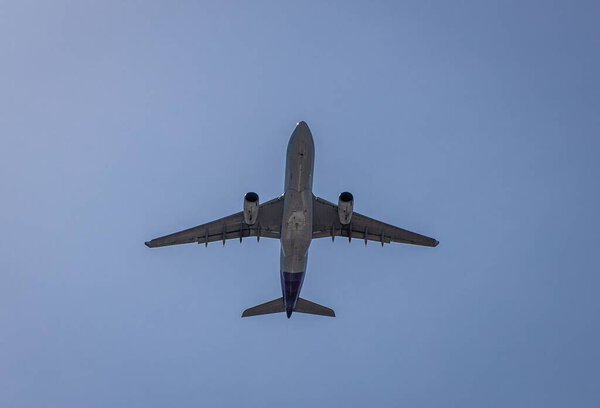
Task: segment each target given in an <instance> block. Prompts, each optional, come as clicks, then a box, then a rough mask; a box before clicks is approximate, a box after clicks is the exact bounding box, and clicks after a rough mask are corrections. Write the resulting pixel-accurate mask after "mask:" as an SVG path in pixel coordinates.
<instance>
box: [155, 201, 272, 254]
mask: <svg viewBox="0 0 600 408" xmlns="http://www.w3.org/2000/svg"><path fill="white" fill-rule="evenodd" d="M282 215H283V196H281V197H277V198H274V199H273V200H271V201H267V202H266V203H264V204H261V205H260V207H259V210H258V219H257V220H256V223H255V224H254V225H248V224H246V223H244V213H243V212H242V211H240V212H239V213H235V214H232V215H230V216H228V217H224V218H221V219H218V220H216V221H211V222H209V223H206V224H202V225H198V226H197V227H193V228H189V229H186V230H183V231H179V232H176V233H174V234H170V235H165V236H164V237H160V238H155V239H153V240H152V241H148V242H146V246H147V247H149V248H156V247H162V246H168V245H179V244H191V243H198V244H206V245H208V243H209V242H215V241H223V244H225V240H228V239H236V238H239V239H240V240H241V239H242V238H244V237H259V238H260V237H266V238H279V236H280V234H281V217H282Z"/></svg>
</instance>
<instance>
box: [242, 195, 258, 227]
mask: <svg viewBox="0 0 600 408" xmlns="http://www.w3.org/2000/svg"><path fill="white" fill-rule="evenodd" d="M257 219H258V194H256V193H253V192H249V193H246V195H245V196H244V222H245V223H246V224H248V225H254V223H255V222H256V220H257Z"/></svg>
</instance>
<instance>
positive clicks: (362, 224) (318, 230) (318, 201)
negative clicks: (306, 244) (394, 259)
mask: <svg viewBox="0 0 600 408" xmlns="http://www.w3.org/2000/svg"><path fill="white" fill-rule="evenodd" d="M325 237H332V238H333V237H348V238H350V239H351V238H356V239H363V240H364V241H365V244H366V242H367V241H376V242H381V245H383V244H384V243H385V244H389V243H390V242H399V243H402V244H412V245H421V246H428V247H435V246H437V244H438V243H439V242H438V241H437V240H435V239H433V238H430V237H426V236H425V235H421V234H417V233H415V232H411V231H407V230H405V229H402V228H398V227H395V226H393V225H390V224H386V223H385V222H381V221H377V220H374V219H373V218H369V217H367V216H364V215H362V214H359V213H356V212H355V213H353V214H352V220H351V222H350V224H349V225H342V224H340V220H339V217H338V206H337V205H335V204H333V203H330V202H329V201H327V200H323V199H322V198H319V197H315V198H314V200H313V238H325Z"/></svg>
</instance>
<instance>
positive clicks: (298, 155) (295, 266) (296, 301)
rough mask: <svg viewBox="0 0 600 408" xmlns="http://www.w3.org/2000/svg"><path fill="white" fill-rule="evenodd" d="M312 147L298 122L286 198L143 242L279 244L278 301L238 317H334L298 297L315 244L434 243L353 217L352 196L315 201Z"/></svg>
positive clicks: (249, 200)
mask: <svg viewBox="0 0 600 408" xmlns="http://www.w3.org/2000/svg"><path fill="white" fill-rule="evenodd" d="M314 157H315V148H314V141H313V137H312V134H311V132H310V129H309V128H308V125H307V124H306V123H305V122H299V123H298V124H297V125H296V128H295V129H294V132H293V133H292V136H291V137H290V141H289V143H288V147H287V155H286V170H285V185H284V194H283V195H281V196H280V197H277V198H274V199H272V200H270V201H267V202H266V203H263V204H259V197H258V194H256V193H253V192H250V193H247V194H246V195H245V197H244V209H243V211H241V212H239V213H236V214H232V215H230V216H227V217H224V218H221V219H219V220H215V221H212V222H209V223H206V224H202V225H199V226H197V227H193V228H189V229H186V230H183V231H180V232H176V233H174V234H170V235H165V236H163V237H159V238H156V239H153V240H151V241H148V242H146V246H148V247H150V248H155V247H162V246H170V245H178V244H189V243H197V244H204V245H208V244H209V243H210V242H219V241H221V242H222V243H223V245H225V242H226V241H227V240H230V239H239V240H240V241H241V240H242V239H243V238H244V237H251V236H253V237H256V239H257V240H260V238H261V237H264V238H274V239H279V240H280V242H281V255H280V271H281V272H280V274H281V291H282V296H281V297H280V298H278V299H274V300H271V301H269V302H266V303H262V304H260V305H257V306H254V307H251V308H249V309H246V310H245V311H244V312H243V313H242V317H249V316H259V315H265V314H271V313H283V312H285V313H286V315H287V317H288V318H290V317H291V315H292V313H293V312H298V313H307V314H313V315H320V316H329V317H335V312H334V311H333V310H332V309H330V308H328V307H325V306H321V305H319V304H317V303H314V302H311V301H308V300H306V299H303V298H301V297H300V291H301V290H302V284H303V282H304V278H305V276H306V266H307V259H308V250H309V247H310V243H311V241H312V240H313V239H317V238H329V237H330V238H331V239H332V240H333V239H335V237H345V238H347V239H348V240H349V241H351V240H352V239H359V240H364V243H365V245H366V244H367V242H369V241H371V242H378V243H380V244H381V245H382V246H383V245H384V244H389V243H391V242H398V243H403V244H411V245H420V246H427V247H435V246H437V245H438V241H437V240H435V239H433V238H430V237H427V236H424V235H420V234H417V233H414V232H411V231H407V230H404V229H402V228H399V227H395V226H393V225H390V224H386V223H383V222H381V221H377V220H375V219H372V218H369V217H366V216H364V215H362V214H359V213H356V212H354V209H353V207H354V197H353V195H352V194H351V193H349V192H343V193H341V194H340V196H339V199H338V204H337V205H336V204H334V203H331V202H329V201H327V200H324V199H322V198H319V197H316V196H315V195H314V194H313V192H312V186H313V170H314Z"/></svg>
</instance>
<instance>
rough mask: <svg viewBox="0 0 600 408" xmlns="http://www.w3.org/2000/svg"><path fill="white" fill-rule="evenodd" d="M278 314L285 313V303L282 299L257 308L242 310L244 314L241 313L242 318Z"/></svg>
mask: <svg viewBox="0 0 600 408" xmlns="http://www.w3.org/2000/svg"><path fill="white" fill-rule="evenodd" d="M280 312H285V303H284V302H283V298H282V297H280V298H279V299H275V300H271V301H270V302H267V303H263V304H260V305H258V306H254V307H251V308H250V309H246V310H244V313H242V317H250V316H259V315H265V314H271V313H280Z"/></svg>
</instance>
